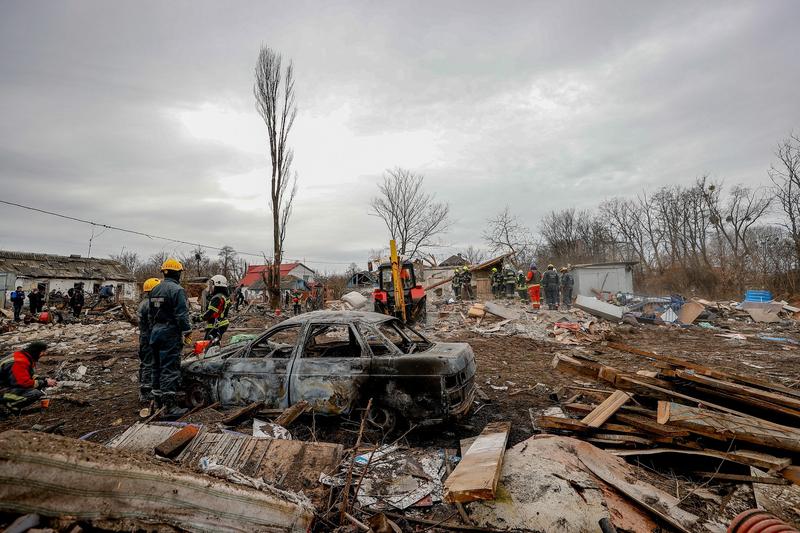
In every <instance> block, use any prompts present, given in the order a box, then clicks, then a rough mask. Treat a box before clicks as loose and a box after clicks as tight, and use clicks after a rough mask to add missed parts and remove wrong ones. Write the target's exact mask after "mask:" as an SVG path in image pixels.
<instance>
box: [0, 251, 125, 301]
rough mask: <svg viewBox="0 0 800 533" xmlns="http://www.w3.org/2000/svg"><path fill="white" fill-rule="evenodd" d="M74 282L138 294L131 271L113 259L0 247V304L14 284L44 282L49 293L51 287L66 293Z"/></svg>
mask: <svg viewBox="0 0 800 533" xmlns="http://www.w3.org/2000/svg"><path fill="white" fill-rule="evenodd" d="M76 283H83V286H84V290H85V291H86V292H87V293H89V294H92V293H97V292H99V291H100V288H101V287H103V286H105V285H112V286H113V287H114V294H115V295H116V296H117V297H119V298H131V299H135V298H136V297H137V296H138V287H137V284H136V280H135V279H134V277H133V274H132V273H131V272H130V270H128V269H127V268H126V267H125V266H123V265H122V263H119V262H118V261H114V260H113V259H97V258H94V257H81V256H80V255H70V256H63V255H51V254H38V253H28V252H11V251H5V250H0V289H2V291H0V292H1V293H2V294H0V304H3V305H5V303H6V301H8V298H9V297H10V293H11V291H13V290H15V289H16V288H17V286H22V288H23V289H24V290H25V291H26V292H28V291H30V290H32V289H34V288H36V287H37V286H41V285H44V286H45V288H46V290H45V292H46V294H50V293H51V292H53V291H55V292H58V291H61V292H62V293H66V292H67V291H68V290H69V289H71V288H73V287H74V286H75V284H76Z"/></svg>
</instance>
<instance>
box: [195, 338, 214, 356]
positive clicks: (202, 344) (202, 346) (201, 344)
mask: <svg viewBox="0 0 800 533" xmlns="http://www.w3.org/2000/svg"><path fill="white" fill-rule="evenodd" d="M209 344H211V341H197V342H195V343H194V354H195V355H200V354H201V353H203V352H205V351H206V348H208V345H209Z"/></svg>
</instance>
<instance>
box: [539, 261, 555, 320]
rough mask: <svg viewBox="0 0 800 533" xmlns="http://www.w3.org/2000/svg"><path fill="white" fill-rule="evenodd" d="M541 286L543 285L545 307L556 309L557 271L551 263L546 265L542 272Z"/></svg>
mask: <svg viewBox="0 0 800 533" xmlns="http://www.w3.org/2000/svg"><path fill="white" fill-rule="evenodd" d="M542 287H544V297H545V300H546V301H547V308H548V309H550V310H557V309H558V272H556V267H554V266H553V265H547V270H545V272H544V274H542Z"/></svg>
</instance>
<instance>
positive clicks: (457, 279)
mask: <svg viewBox="0 0 800 533" xmlns="http://www.w3.org/2000/svg"><path fill="white" fill-rule="evenodd" d="M452 287H453V297H454V298H455V299H456V300H460V299H461V272H460V271H457V272H455V273H454V274H453V282H452Z"/></svg>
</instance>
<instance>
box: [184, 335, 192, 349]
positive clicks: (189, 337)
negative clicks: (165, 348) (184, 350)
mask: <svg viewBox="0 0 800 533" xmlns="http://www.w3.org/2000/svg"><path fill="white" fill-rule="evenodd" d="M183 345H184V346H191V345H192V334H191V333H187V334H186V335H184V336H183Z"/></svg>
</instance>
